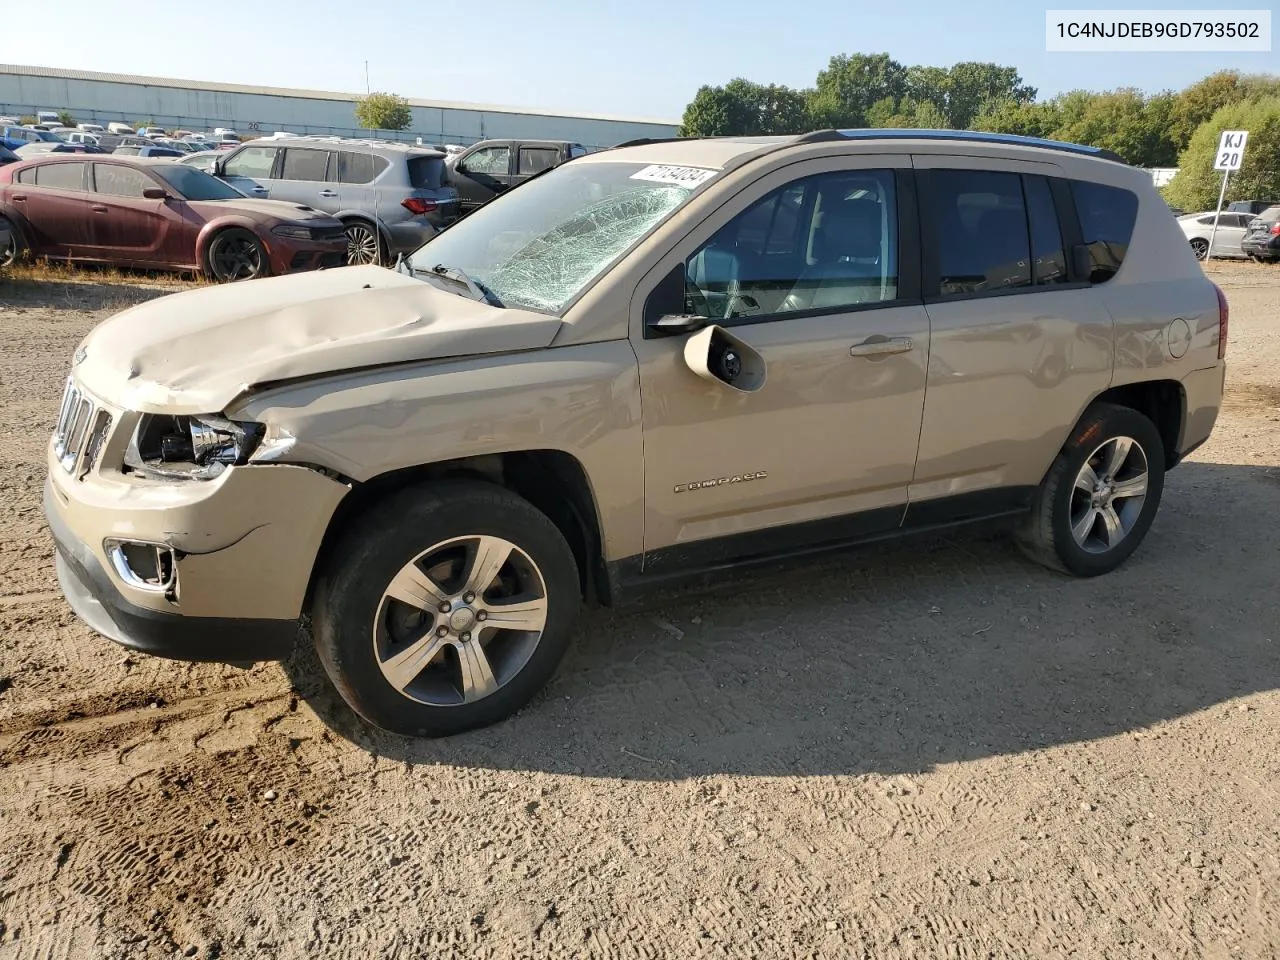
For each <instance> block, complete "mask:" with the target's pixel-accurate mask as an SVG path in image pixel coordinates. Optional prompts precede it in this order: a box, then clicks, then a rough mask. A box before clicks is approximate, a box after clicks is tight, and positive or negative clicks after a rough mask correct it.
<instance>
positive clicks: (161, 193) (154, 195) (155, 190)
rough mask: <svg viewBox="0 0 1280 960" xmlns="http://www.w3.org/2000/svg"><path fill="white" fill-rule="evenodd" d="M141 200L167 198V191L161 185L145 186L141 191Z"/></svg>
mask: <svg viewBox="0 0 1280 960" xmlns="http://www.w3.org/2000/svg"><path fill="white" fill-rule="evenodd" d="M142 199H143V200H168V199H169V193H168V191H166V190H164V189H163V188H161V187H147V188H145V189H144V190H143V191H142Z"/></svg>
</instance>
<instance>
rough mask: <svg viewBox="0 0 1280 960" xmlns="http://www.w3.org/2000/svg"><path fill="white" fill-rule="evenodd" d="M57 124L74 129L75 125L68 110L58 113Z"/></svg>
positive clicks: (74, 120) (73, 118)
mask: <svg viewBox="0 0 1280 960" xmlns="http://www.w3.org/2000/svg"><path fill="white" fill-rule="evenodd" d="M58 122H59V123H60V124H62V125H63V126H64V127H74V126H75V125H76V119H75V117H73V116H71V111H70V110H59V111H58Z"/></svg>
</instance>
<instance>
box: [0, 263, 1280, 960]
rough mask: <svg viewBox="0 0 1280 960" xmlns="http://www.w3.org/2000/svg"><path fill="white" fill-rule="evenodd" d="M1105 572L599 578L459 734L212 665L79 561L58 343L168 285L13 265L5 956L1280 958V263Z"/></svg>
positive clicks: (292, 672) (1224, 279) (978, 547)
mask: <svg viewBox="0 0 1280 960" xmlns="http://www.w3.org/2000/svg"><path fill="white" fill-rule="evenodd" d="M1210 270H1211V274H1212V275H1213V276H1214V278H1215V279H1216V280H1218V281H1219V282H1220V283H1221V284H1222V285H1223V286H1224V288H1225V289H1226V290H1227V293H1228V296H1229V297H1230V299H1231V303H1232V307H1233V311H1232V326H1231V334H1232V343H1231V348H1230V353H1229V360H1230V362H1231V371H1230V375H1229V381H1228V394H1229V395H1228V398H1227V402H1226V405H1225V407H1224V411H1223V415H1222V417H1221V418H1220V420H1219V422H1218V427H1217V430H1216V432H1215V434H1214V437H1213V439H1212V441H1211V442H1210V443H1209V444H1208V445H1206V446H1205V447H1203V448H1202V449H1201V450H1200V451H1199V452H1198V453H1197V454H1196V455H1195V456H1194V457H1193V458H1192V460H1191V462H1188V463H1187V464H1186V465H1184V466H1183V467H1180V468H1179V469H1178V470H1176V471H1174V472H1173V473H1172V474H1171V475H1170V478H1169V483H1168V486H1167V487H1166V492H1165V501H1164V509H1163V510H1162V511H1161V514H1160V516H1159V518H1158V519H1157V521H1156V524H1155V526H1154V528H1153V529H1152V531H1151V534H1150V536H1149V538H1148V540H1147V542H1146V545H1145V546H1144V547H1143V549H1142V550H1141V551H1140V552H1139V553H1138V555H1137V556H1135V557H1134V558H1133V560H1132V561H1131V562H1130V563H1129V564H1128V565H1127V566H1126V567H1125V568H1124V569H1122V570H1121V571H1120V572H1118V573H1116V574H1113V575H1112V576H1109V577H1105V578H1102V579H1099V580H1096V581H1091V582H1079V581H1073V580H1068V579H1064V578H1062V577H1059V576H1056V575H1053V574H1051V573H1048V572H1046V571H1044V570H1041V569H1039V568H1037V567H1034V566H1032V565H1030V564H1028V563H1027V562H1026V561H1024V560H1023V559H1021V557H1020V556H1019V554H1018V553H1017V552H1016V551H1015V550H1014V549H1013V547H1012V546H1011V545H1009V544H1008V543H1007V542H1005V541H1003V540H999V539H991V538H972V537H959V536H957V537H955V538H952V539H948V540H939V541H927V542H915V543H911V544H909V545H899V546H896V547H886V548H879V549H875V550H868V551H862V552H860V553H854V554H850V555H848V556H842V557H836V558H834V559H831V558H828V559H825V560H822V561H820V562H816V563H807V564H801V565H794V566H792V567H789V568H787V569H785V570H783V571H781V572H776V573H774V574H773V575H770V576H755V577H752V578H750V579H740V580H737V581H735V582H733V583H731V584H728V585H724V586H721V587H719V588H717V589H715V590H712V591H710V592H707V591H703V592H692V591H688V592H680V593H673V594H670V595H667V596H664V597H660V598H658V599H657V600H656V601H654V602H652V603H651V604H649V605H647V606H646V607H643V608H639V609H635V610H631V611H627V612H624V613H609V612H605V611H597V612H592V613H590V614H588V615H587V616H586V617H585V618H584V620H583V622H582V625H581V628H580V630H579V634H578V640H577V642H576V644H575V647H574V650H573V652H572V653H571V655H570V658H569V660H568V661H567V662H566V664H565V666H564V667H563V668H562V670H561V671H560V674H559V676H558V677H557V679H556V680H555V681H554V682H553V684H552V685H551V687H550V688H549V690H548V691H547V692H546V693H545V694H544V695H543V696H541V697H540V698H539V699H538V700H537V701H536V702H535V703H534V704H533V705H532V706H530V707H529V708H527V709H526V710H525V711H524V712H523V713H522V714H521V715H520V716H518V717H517V718H516V719H515V720H513V721H511V722H508V723H505V724H502V725H500V726H497V727H494V728H491V729H488V730H485V731H481V732H478V733H474V734H469V735H466V736H463V737H459V738H455V739H453V740H449V741H443V742H425V743H419V742H411V741H407V740H402V739H398V738H394V737H390V736H386V735H383V734H381V733H377V732H373V731H370V730H368V729H365V728H362V727H361V726H359V725H358V724H357V723H356V722H355V721H354V720H353V719H352V718H351V717H350V715H349V714H348V713H347V712H346V711H345V709H344V708H343V707H342V705H341V703H340V702H338V701H337V700H336V697H335V696H333V695H332V694H330V693H329V692H328V691H327V690H326V688H325V686H324V685H323V684H322V683H321V682H319V681H318V680H317V670H318V668H317V667H316V666H315V663H314V660H313V658H312V657H311V656H308V655H305V654H299V655H298V656H297V657H296V658H295V660H294V661H293V662H291V663H289V664H287V665H285V668H284V669H281V667H280V666H279V665H271V664H269V665H262V666H258V667H255V668H254V669H251V670H247V671H245V670H238V669H235V668H232V667H221V666H209V665H185V664H179V663H173V662H168V661H163V660H157V659H151V658H147V657H144V656H138V655H132V654H128V653H126V652H125V651H124V650H122V649H120V648H117V647H115V646H114V645H113V644H111V643H109V642H107V641H104V640H102V639H100V638H98V637H96V636H95V635H93V634H91V633H90V632H89V631H88V630H87V629H86V628H85V627H83V626H81V625H80V624H79V623H78V622H77V620H76V619H75V618H74V616H73V615H72V614H71V612H70V611H69V610H68V608H67V607H66V606H65V605H64V603H63V601H62V600H61V597H60V595H59V593H58V592H57V586H56V583H55V582H54V580H53V565H52V562H51V559H50V552H51V541H50V539H49V537H48V535H47V534H46V532H45V530H44V527H43V521H42V517H41V513H40V491H41V484H42V482H43V472H44V447H45V443H46V439H47V436H48V432H49V430H50V429H51V427H52V420H53V417H54V414H55V412H56V410H55V408H56V404H57V400H58V397H59V394H60V392H61V388H62V383H63V378H64V377H65V374H66V370H67V366H68V363H69V361H70V355H71V351H72V349H73V348H74V346H75V344H76V343H77V342H78V340H79V338H80V337H81V336H83V335H84V333H85V332H87V331H88V330H89V329H90V327H91V326H92V325H93V324H94V323H95V322H97V321H98V320H100V319H102V318H104V317H105V316H107V315H109V314H110V313H112V312H113V311H114V310H116V309H119V308H120V306H122V305H123V304H124V303H126V302H129V301H131V300H136V299H138V298H142V297H148V296H157V295H163V294H164V293H165V292H166V290H164V289H158V288H146V287H141V286H139V287H121V286H99V285H95V284H91V283H49V282H47V283H21V284H12V283H11V284H9V285H7V286H6V285H4V284H3V283H2V282H0V344H2V349H0V634H2V636H3V644H2V645H0V769H2V770H3V774H2V775H0V957H3V958H10V957H20V958H32V960H35V958H41V960H46V958H47V960H58V958H82V957H84V958H89V957H108V958H110V957H125V956H129V957H135V956H136V957H151V956H172V955H175V954H176V955H178V956H183V955H185V956H195V957H218V956H220V957H235V958H239V957H252V956H264V957H280V958H315V957H360V958H372V957H393V956H394V957H401V956H405V957H408V956H413V957H433V958H436V957H450V956H459V957H462V956H465V957H477V958H486V957H552V956H554V957H588V956H591V957H601V956H608V957H615V956H616V957H662V958H668V957H671V958H687V957H727V956H732V957H748V956H758V957H767V958H775V957H830V958H844V957H855V958H856V957H862V956H867V957H876V958H879V957H930V958H936V957H948V958H968V957H1020V956H1028V957H1059V956H1061V957H1067V956H1074V957H1085V958H1101V957H1153V958H1156V957H1158V958H1168V957H1215V958H1216V957H1223V958H1226V957H1241V958H1263V957H1277V956H1280V750H1278V747H1280V693H1278V692H1277V688H1278V687H1280V590H1278V589H1277V579H1278V575H1280V539H1278V538H1277V536H1276V531H1277V525H1276V520H1275V517H1276V515H1277V511H1278V510H1280V335H1278V334H1277V330H1278V329H1280V268H1274V267H1273V268H1266V267H1259V266H1252V265H1245V264H1240V265H1215V266H1213V267H1211V268H1210Z"/></svg>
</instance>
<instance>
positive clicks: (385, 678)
mask: <svg viewBox="0 0 1280 960" xmlns="http://www.w3.org/2000/svg"><path fill="white" fill-rule="evenodd" d="M330 555H331V556H332V557H333V558H334V559H333V562H332V563H331V564H329V565H328V567H327V568H326V569H325V571H324V572H323V573H322V574H321V577H320V579H319V580H318V581H317V585H316V590H315V599H314V601H313V607H312V630H313V634H314V639H315V643H316V650H317V651H318V653H319V655H320V659H321V662H323V663H324V666H325V670H326V672H327V673H328V674H329V677H330V679H331V680H332V681H333V683H334V686H336V687H337V689H338V691H339V693H341V695H342V697H343V699H345V700H346V701H347V703H348V704H349V705H350V706H351V707H352V709H354V710H355V711H356V712H357V713H359V714H360V715H361V716H362V717H364V718H365V719H366V720H368V721H369V722H371V723H374V724H376V725H377V726H379V727H382V728H384V729H386V730H391V731H393V732H396V733H402V734H407V735H410V736H442V735H447V734H451V733H458V732H460V731H463V730H467V729H470V728H472V727H479V726H484V725H487V724H490V723H494V722H496V721H498V720H501V719H503V718H504V717H507V716H509V715H510V714H511V713H514V712H515V711H516V710H518V709H519V708H520V707H522V706H523V705H524V704H525V703H527V702H528V701H529V699H530V698H532V697H533V696H534V694H536V693H537V692H538V690H540V689H541V688H542V687H543V685H544V684H545V683H546V682H547V680H549V679H550V677H551V675H552V674H553V673H554V672H555V668H556V666H557V665H558V664H559V662H560V659H561V657H562V656H563V655H564V651H565V649H566V647H567V646H568V643H569V628H570V625H571V624H572V622H573V618H574V615H575V613H576V611H577V607H578V601H579V598H580V589H579V582H578V570H577V564H576V562H575V561H574V557H573V552H572V551H571V550H570V548H569V545H568V544H567V543H566V542H565V539H564V537H563V536H562V535H561V533H560V531H559V530H558V529H557V528H556V526H555V524H553V523H552V522H551V521H550V520H549V519H548V518H547V517H546V516H545V515H544V514H543V513H541V512H540V511H539V510H537V509H536V508H535V507H533V506H532V505H531V504H529V503H528V502H527V501H525V500H523V499H521V498H520V497H518V496H516V495H515V494H513V493H511V492H510V491H508V490H505V489H503V488H502V487H498V486H494V485H490V484H484V483H457V482H448V483H437V484H430V485H424V486H421V487H414V488H409V489H406V490H404V491H402V492H400V493H399V494H396V495H394V496H392V497H391V498H390V499H388V500H386V501H384V502H382V503H379V504H378V505H376V506H374V507H373V508H371V509H370V510H368V511H367V512H366V513H364V514H362V515H360V516H359V517H358V518H357V519H356V520H355V521H353V523H352V525H351V527H350V528H349V532H348V533H347V534H346V535H345V536H343V537H342V539H341V541H340V542H339V543H337V544H335V547H334V550H333V551H332V553H331V554H330Z"/></svg>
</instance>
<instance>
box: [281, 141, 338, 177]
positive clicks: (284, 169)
mask: <svg viewBox="0 0 1280 960" xmlns="http://www.w3.org/2000/svg"><path fill="white" fill-rule="evenodd" d="M328 166H329V153H328V151H326V150H299V149H298V148H296V147H290V148H289V149H287V150H285V152H284V164H283V165H282V166H281V170H280V179H281V180H319V181H323V180H324V177H325V170H326V169H328Z"/></svg>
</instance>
